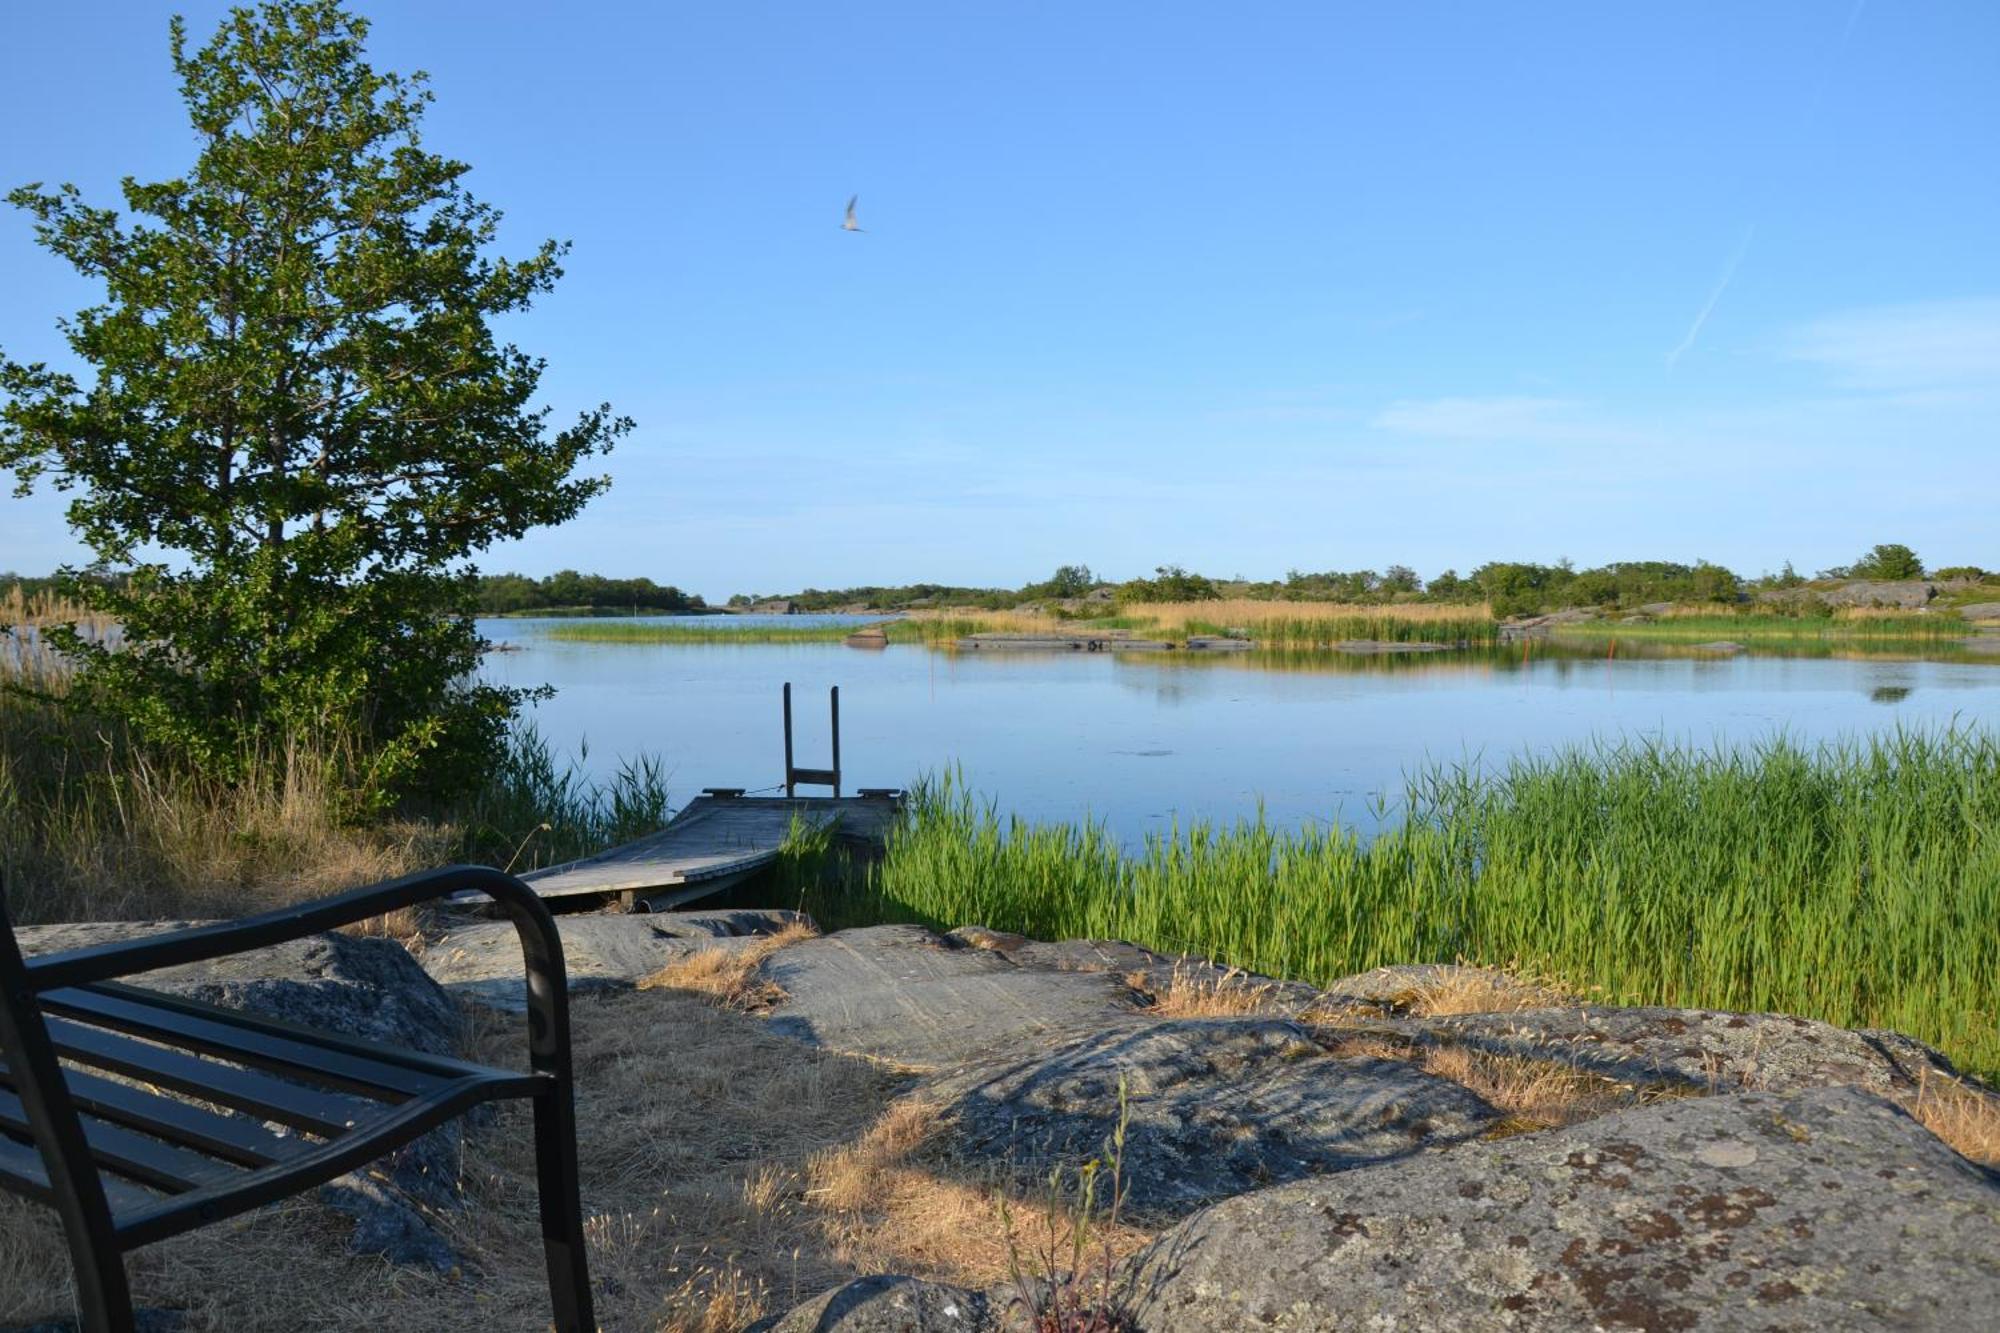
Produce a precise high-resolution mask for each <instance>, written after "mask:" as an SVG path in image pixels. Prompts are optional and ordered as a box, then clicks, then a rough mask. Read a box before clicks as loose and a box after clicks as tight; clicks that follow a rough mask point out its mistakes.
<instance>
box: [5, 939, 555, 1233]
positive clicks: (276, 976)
mask: <svg viewBox="0 0 2000 1333" xmlns="http://www.w3.org/2000/svg"><path fill="white" fill-rule="evenodd" d="M187 924H190V923H187V922H163V921H151V922H110V923H88V924H78V925H62V926H24V927H21V928H20V929H19V930H18V931H17V932H16V934H17V937H18V938H19V939H20V941H21V946H22V949H23V951H24V952H27V953H30V954H34V953H50V952H54V951H56V950H61V949H73V948H83V947H87V946H90V945H94V944H104V943H109V942H111V941H113V940H120V939H133V938H137V937H141V936H147V935H157V934H161V933H164V932H166V931H169V930H174V929H178V928H179V927H181V926H183V925H187ZM510 933H511V928H510ZM519 965H520V962H519V951H518V949H517V950H516V953H515V966H516V967H517V968H518V967H519ZM128 980H130V981H132V982H133V984H135V985H139V986H144V987H146V988H148V989H151V990H157V991H164V992H167V993H170V994H174V995H184V996H187V997H188V998H190V999H195V1000H201V1001H203V1002H205V1003H208V1004H215V1005H221V1006H222V1007H224V1008H229V1009H243V1010H248V1011H250V1012H252V1013H257V1014H263V1015H265V1016H267V1017H271V1018H278V1019H283V1020H285V1021H287V1022H291V1023H299V1024H303V1025H304V1026H306V1027H310V1028H317V1029H320V1030H321V1031H325V1032H338V1033H343V1034H345V1035H347V1036H352V1037H359V1038H362V1039H364V1040H367V1041H377V1042H382V1043H384V1044H387V1045H391V1046H400V1047H403V1048H404V1049H406V1050H415V1051H424V1052H428V1053H429V1054H432V1055H451V1054H455V1053H456V1050H457V1046H458V1043H459V1040H460V1035H461V1024H460V1021H459V1015H458V1010H457V1008H456V1007H455V1006H454V1005H453V1004H452V1001H451V999H450V997H448V996H447V995H446V994H445V993H444V991H443V990H441V989H440V988H439V987H438V985H437V983H436V982H434V981H432V980H431V979H430V977H428V976H426V975H425V974H424V970H423V968H421V967H419V966H418V965H417V963H416V961H415V960H414V959H412V958H411V957H410V955H409V952H408V951H407V950H405V949H404V948H403V946H402V945H400V944H398V943H396V942H395V941H394V940H386V939H367V938H362V937H360V936H355V935H343V934H339V933H332V934H325V935H311V936H308V937H306V938H305V939H302V940H292V941H289V942H287V943H284V944H278V945H273V946H271V947H270V948H267V949H257V950H254V951H252V952H250V953H243V954H235V955H232V956H230V957H227V958H218V959H215V960H213V961H210V962H205V963H192V964H189V965H187V966H184V967H169V968H162V969H160V970H159V971H157V972H147V973H144V974H142V975H139V976H136V977H132V978H128ZM462 1123H463V1122H462V1121H459V1120H451V1121H447V1122H446V1123H445V1124H443V1125H441V1126H439V1127H438V1128H437V1129H434V1130H432V1131H431V1132H430V1133H428V1134H426V1135H424V1136H423V1137H422V1138H420V1139H418V1140H416V1141H415V1142H414V1143H410V1144H406V1145H405V1146H404V1147H402V1148H400V1149H398V1150H396V1151H395V1152H394V1153H392V1154H391V1155H390V1156H389V1157H388V1158H386V1159H385V1160H384V1161H382V1162H378V1163H376V1164H374V1166H373V1167H370V1168H367V1169H366V1170H364V1171H362V1172H355V1173H353V1174H350V1175H346V1176H342V1177H341V1178H340V1179H338V1180H335V1181H331V1182H329V1183H328V1184H326V1185H324V1186H322V1187H321V1189H320V1191H319V1194H320V1198H321V1199H322V1200H323V1201H324V1202H326V1203H328V1204H329V1205H331V1206H334V1207H337V1208H338V1209H340V1211H342V1212H344V1213H346V1214H348V1215H349V1216H351V1217H353V1218H354V1219H355V1228H354V1233H353V1236H352V1244H353V1246H354V1248H355V1249H356V1251H357V1252H359V1253H363V1254H381V1255H383V1256H384V1257H386V1258H388V1259H389V1260H390V1261H391V1262H393V1263H406V1264H415V1265H418V1266H421V1267H427V1268H436V1269H439V1270H441V1271H442V1270H448V1269H450V1268H453V1267H455V1266H456V1265H457V1262H458V1261H457V1259H456V1257H455V1256H454V1255H453V1254H452V1251H451V1247H450V1246H449V1245H447V1244H446V1243H445V1242H444V1241H443V1240H442V1239H441V1238H440V1237H439V1236H438V1235H437V1233H436V1232H435V1231H433V1230H432V1229H431V1227H430V1226H429V1224H428V1223H426V1222H425V1221H424V1220H423V1219H422V1216H421V1215H420V1214H419V1213H418V1212H417V1211H416V1210H415V1209H414V1208H412V1207H411V1205H410V1204H409V1203H408V1202H405V1200H404V1198H402V1197H399V1192H400V1193H401V1194H402V1195H406V1196H408V1197H409V1198H411V1199H417V1200H421V1201H423V1202H424V1203H426V1204H430V1205H432V1206H452V1205H455V1204H456V1203H457V1202H458V1201H459V1197H460V1196H459V1192H458V1158H459V1143H460V1140H461V1126H462ZM377 1170H380V1171H386V1173H387V1176H388V1178H389V1180H390V1181H391V1182H393V1184H394V1186H395V1189H393V1190H390V1189H384V1188H383V1186H382V1184H381V1183H380V1182H379V1181H378V1180H376V1179H375V1178H373V1176H372V1175H371V1174H369V1173H370V1172H373V1171H377Z"/></svg>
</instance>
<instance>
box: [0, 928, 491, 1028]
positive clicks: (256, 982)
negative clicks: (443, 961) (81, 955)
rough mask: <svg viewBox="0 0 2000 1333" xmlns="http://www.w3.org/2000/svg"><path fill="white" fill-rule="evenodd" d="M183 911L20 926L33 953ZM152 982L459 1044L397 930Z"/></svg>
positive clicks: (114, 936)
mask: <svg viewBox="0 0 2000 1333" xmlns="http://www.w3.org/2000/svg"><path fill="white" fill-rule="evenodd" d="M192 924H198V923H194V922H186V921H114V922H88V923H82V924H74V925H59V926H22V927H20V928H19V929H18V930H17V931H16V932H15V935H16V938H18V939H19V940H20V943H21V950H22V952H23V953H26V954H30V955H33V954H39V953H54V952H56V951H58V950H64V949H78V948H88V947H91V946H93V945H98V944H109V943H112V942H114V941H118V940H127V939H136V938H140V937H142V936H148V935H159V934H164V933H166V932H167V931H171V930H178V929H181V928H182V927H184V926H188V925H192ZM129 980H131V981H132V982H133V983H134V984H135V985H140V986H145V987H147V988H149V989H151V990H158V991H166V992H169V993H171V994H174V995H185V996H187V997H189V998H191V999H196V1000H201V1001H204V1002H206V1003H208V1004H218V1005H222V1006H224V1007H226V1008H231V1009H248V1010H251V1011H253V1012H255V1013H260V1014H265V1015H267V1016H269V1017H272V1018H282V1019H285V1020H287V1021H289V1022H293V1023H303V1024H305V1025H306V1026H307V1027H314V1028H320V1029H323V1030H325V1031H329V1032H340V1033H345V1034H347V1035H348V1036H353V1037H361V1038H363V1039H365V1040H368V1041H379V1042H386V1043H388V1044H390V1045H394V1046H402V1047H405V1048H408V1049H411V1050H418V1051H425V1052H428V1053H429V1054H432V1055H449V1054H451V1053H452V1052H453V1051H454V1050H455V1049H456V1047H457V1045H458V1040H459V1036H460V1024H459V1017H458V1010H457V1009H456V1008H455V1007H454V1006H453V1005H452V1002H451V1000H450V998H449V997H448V996H446V995H445V993H444V992H443V991H442V990H440V989H439V988H438V987H437V985H436V984H435V983H433V982H432V981H431V979H430V978H429V977H427V976H425V975H424V971H423V969H422V968H420V967H418V966H417V965H416V963H415V962H414V961H412V959H411V958H410V954H409V951H408V950H406V949H405V948H404V947H403V946H402V945H400V944H398V943H396V941H394V940H385V939H368V938H363V937H361V936H356V935H343V934H339V933H331V934H326V935H311V936H308V937H306V938H305V939H302V940H291V941H289V942H287V943H284V944H277V945H273V946H271V947H270V948H268V949H256V950H253V951H251V952H249V953H241V954H234V955H231V956H230V957H227V958H217V959H214V960H212V961H210V962H206V963H191V964H188V965H187V966H184V967H167V968H161V969H160V970H158V971H156V972H147V973H144V974H143V975H140V976H137V977H133V978H129Z"/></svg>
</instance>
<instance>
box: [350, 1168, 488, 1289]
mask: <svg viewBox="0 0 2000 1333" xmlns="http://www.w3.org/2000/svg"><path fill="white" fill-rule="evenodd" d="M318 1197H319V1201H320V1202H321V1203H323V1204H325V1205H326V1206H327V1207H329V1208H331V1209H333V1210H334V1211H335V1212H337V1213H342V1214H345V1215H346V1216H347V1217H348V1218H350V1219H352V1220H353V1222H354V1230H353V1232H352V1233H350V1234H349V1236H348V1239H347V1246H348V1248H349V1249H351V1250H353V1251H354V1252H355V1253H356V1254H373V1255H379V1256H380V1257H382V1258H384V1259H387V1260H388V1261H389V1262H390V1263H392V1264H397V1265H399V1266H401V1267H404V1268H428V1269H430V1270H431V1271H432V1272H435V1273H449V1272H451V1271H452V1270H453V1269H455V1268H457V1267H459V1264H460V1260H459V1257H458V1255H457V1253H456V1252H454V1251H453V1250H452V1248H451V1246H450V1245H448V1244H446V1243H445V1240H444V1238H443V1237H441V1236H439V1235H438V1233H437V1232H436V1231H435V1230H433V1229H432V1228H431V1224H430V1223H429V1222H427V1221H425V1220H424V1217H423V1214H421V1213H419V1212H418V1211H417V1210H416V1209H415V1208H413V1207H411V1206H410V1203H409V1200H408V1199H407V1198H405V1197H404V1195H403V1194H402V1193H401V1192H400V1191H398V1190H394V1189H387V1188H384V1186H383V1185H382V1182H380V1181H378V1180H372V1179H370V1178H369V1177H368V1176H366V1175H364V1174H362V1173H360V1172H351V1173H349V1174H347V1175H344V1176H341V1177H340V1178H339V1179H337V1180H330V1181H328V1182H327V1183H326V1184H324V1185H322V1186H320V1187H319V1191H318Z"/></svg>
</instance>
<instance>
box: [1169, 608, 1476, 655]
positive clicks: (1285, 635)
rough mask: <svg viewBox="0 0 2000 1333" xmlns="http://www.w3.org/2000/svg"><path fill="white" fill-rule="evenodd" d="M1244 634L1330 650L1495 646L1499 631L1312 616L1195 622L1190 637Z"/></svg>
mask: <svg viewBox="0 0 2000 1333" xmlns="http://www.w3.org/2000/svg"><path fill="white" fill-rule="evenodd" d="M1238 632H1241V633H1242V634H1243V636H1244V637H1248V638H1251V639H1254V640H1256V642H1257V644H1258V645H1259V646H1260V647H1264V648H1275V649H1312V648H1331V647H1333V646H1334V645H1336V644H1341V643H1354V642H1374V643H1437V644H1488V643H1497V642H1498V641H1499V638H1500V626H1499V624H1498V623H1497V622H1496V621H1494V620H1493V619H1492V617H1490V616H1484V615H1467V616H1438V617H1425V618H1421V619H1419V618H1416V617H1410V616H1313V617H1299V618H1285V619H1271V620H1259V621H1258V622H1257V623H1256V624H1254V625H1249V626H1239V627H1234V628H1232V627H1230V626H1227V625H1223V624H1219V623H1215V622H1211V621H1205V620H1200V619H1193V620H1189V621H1188V622H1187V633H1189V634H1231V633H1238Z"/></svg>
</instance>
